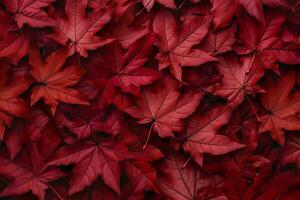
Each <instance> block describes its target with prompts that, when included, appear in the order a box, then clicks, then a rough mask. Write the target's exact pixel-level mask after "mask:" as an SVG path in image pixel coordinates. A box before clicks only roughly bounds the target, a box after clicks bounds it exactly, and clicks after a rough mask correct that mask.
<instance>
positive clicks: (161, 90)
mask: <svg viewBox="0 0 300 200" xmlns="http://www.w3.org/2000/svg"><path fill="white" fill-rule="evenodd" d="M202 96H203V95H202V94H200V93H198V94H183V95H181V94H180V93H179V92H178V83H177V82H176V80H174V79H172V78H171V77H165V78H164V79H162V80H161V81H160V82H157V83H156V85H154V86H152V87H148V88H145V89H142V91H141V95H140V96H139V97H137V98H136V101H137V106H133V107H129V108H127V109H126V112H127V113H129V114H130V115H131V116H133V117H135V118H137V119H138V120H139V121H138V123H140V124H149V123H150V124H151V127H150V129H149V133H148V139H147V141H146V144H147V143H148V140H149V137H150V134H151V131H152V129H153V130H154V131H155V132H157V134H158V135H159V136H160V137H171V136H173V132H174V131H177V132H179V131H181V130H182V129H183V128H184V124H183V119H184V118H187V117H188V116H189V115H191V114H192V113H193V112H194V111H195V109H196V108H197V106H198V105H199V103H200V99H201V98H202ZM144 147H145V146H144Z"/></svg>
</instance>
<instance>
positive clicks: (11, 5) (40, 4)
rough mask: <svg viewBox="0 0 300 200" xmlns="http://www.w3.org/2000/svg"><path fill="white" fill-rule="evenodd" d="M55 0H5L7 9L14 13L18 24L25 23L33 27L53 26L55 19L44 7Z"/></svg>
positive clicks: (20, 25)
mask: <svg viewBox="0 0 300 200" xmlns="http://www.w3.org/2000/svg"><path fill="white" fill-rule="evenodd" d="M54 1H55V0H4V4H5V5H6V7H7V10H8V11H9V12H11V13H13V14H14V19H15V21H16V22H17V24H18V26H19V27H20V28H22V26H23V25H24V24H28V25H29V26H32V27H45V26H52V25H53V21H52V20H51V18H50V17H48V15H47V13H46V12H45V11H44V10H43V9H42V8H45V7H48V6H49V5H50V4H51V3H52V2H54Z"/></svg>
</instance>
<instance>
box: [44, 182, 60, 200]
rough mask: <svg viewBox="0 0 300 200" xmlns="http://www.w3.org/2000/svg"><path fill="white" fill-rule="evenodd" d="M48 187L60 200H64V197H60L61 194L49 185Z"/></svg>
mask: <svg viewBox="0 0 300 200" xmlns="http://www.w3.org/2000/svg"><path fill="white" fill-rule="evenodd" d="M47 185H48V187H49V188H50V189H51V190H52V191H53V192H54V194H55V195H56V196H57V197H58V198H59V199H60V200H64V198H62V196H60V194H59V193H58V192H57V191H56V190H55V189H54V188H53V187H52V186H51V185H50V184H49V183H48V184H47Z"/></svg>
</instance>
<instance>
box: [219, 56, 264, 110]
mask: <svg viewBox="0 0 300 200" xmlns="http://www.w3.org/2000/svg"><path fill="white" fill-rule="evenodd" d="M219 60H220V61H219V62H218V63H217V64H216V68H217V70H218V71H219V73H220V74H221V75H222V76H223V78H222V81H221V83H220V85H218V86H216V88H214V89H215V91H214V94H216V95H219V96H221V97H225V98H227V99H228V100H229V101H230V102H232V103H234V104H236V105H238V104H240V103H241V102H242V101H243V100H244V97H245V96H246V97H247V94H255V93H258V92H261V91H262V89H261V88H260V87H259V86H258V85H257V84H256V83H257V81H258V80H259V79H260V78H261V77H262V76H263V74H264V69H263V68H262V67H261V61H260V59H259V58H256V57H253V56H252V57H249V56H248V57H245V58H244V59H243V60H242V63H241V62H240V61H239V59H238V58H237V57H236V56H233V55H230V56H224V57H220V58H219Z"/></svg>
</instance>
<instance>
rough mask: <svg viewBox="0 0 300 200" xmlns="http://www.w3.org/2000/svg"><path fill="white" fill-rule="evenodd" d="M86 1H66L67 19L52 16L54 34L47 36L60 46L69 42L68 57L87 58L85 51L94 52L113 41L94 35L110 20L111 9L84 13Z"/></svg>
mask: <svg viewBox="0 0 300 200" xmlns="http://www.w3.org/2000/svg"><path fill="white" fill-rule="evenodd" d="M86 5H87V0H68V1H67V3H66V6H65V14H66V16H67V18H60V17H57V16H53V17H54V19H55V21H56V23H57V25H56V26H54V27H53V29H54V33H51V34H49V35H48V37H49V38H51V39H53V40H54V41H56V42H57V43H59V44H61V45H66V43H67V42H68V41H70V43H71V44H70V45H69V49H70V52H69V55H73V54H74V53H75V52H77V53H79V54H80V55H81V56H83V57H87V55H88V54H87V50H95V49H98V48H99V47H101V46H103V45H105V44H107V43H110V42H112V41H113V39H102V38H100V37H99V36H96V35H95V34H96V33H97V32H98V31H100V30H101V29H102V27H103V26H104V25H105V24H106V23H108V22H109V21H110V19H111V9H98V10H95V11H92V12H90V13H89V14H86V13H85V9H86Z"/></svg>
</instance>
